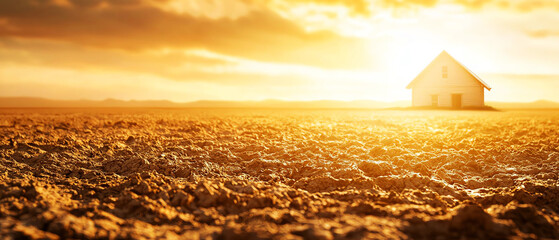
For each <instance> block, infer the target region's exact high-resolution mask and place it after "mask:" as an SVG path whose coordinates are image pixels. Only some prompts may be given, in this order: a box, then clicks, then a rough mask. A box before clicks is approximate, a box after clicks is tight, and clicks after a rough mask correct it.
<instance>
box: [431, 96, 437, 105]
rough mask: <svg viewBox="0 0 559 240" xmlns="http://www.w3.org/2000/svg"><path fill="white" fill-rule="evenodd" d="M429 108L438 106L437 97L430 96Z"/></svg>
mask: <svg viewBox="0 0 559 240" xmlns="http://www.w3.org/2000/svg"><path fill="white" fill-rule="evenodd" d="M431 106H432V107H438V106H439V95H431Z"/></svg>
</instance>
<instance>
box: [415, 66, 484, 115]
mask: <svg viewBox="0 0 559 240" xmlns="http://www.w3.org/2000/svg"><path fill="white" fill-rule="evenodd" d="M443 66H447V68H448V77H447V78H443V74H442V67H443ZM452 94H462V107H481V106H484V96H483V94H484V87H483V85H482V84H481V83H480V82H479V81H477V79H475V77H473V76H472V75H471V74H470V73H469V72H468V71H467V70H466V69H464V68H463V67H462V66H460V64H458V63H456V62H455V61H454V60H452V59H451V58H450V57H448V56H442V57H441V58H438V59H436V60H435V61H434V62H433V63H431V64H430V65H429V66H428V67H427V68H426V69H425V71H423V72H422V73H421V74H420V75H419V76H418V79H417V81H416V84H415V85H414V86H413V89H412V105H413V106H416V107H420V106H431V103H432V102H431V95H439V106H440V107H451V106H452Z"/></svg>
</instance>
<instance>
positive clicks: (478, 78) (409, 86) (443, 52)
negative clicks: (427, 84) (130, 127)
mask: <svg viewBox="0 0 559 240" xmlns="http://www.w3.org/2000/svg"><path fill="white" fill-rule="evenodd" d="M445 56H446V57H449V58H450V59H452V60H453V61H454V62H456V63H457V64H458V65H459V66H460V67H462V68H464V69H465V70H466V71H467V72H468V73H469V74H470V75H472V77H474V78H475V79H476V80H477V81H478V82H479V83H481V85H483V87H485V88H487V90H491V87H490V86H489V85H488V84H487V83H485V82H484V81H483V80H481V78H480V77H479V76H478V75H476V74H475V73H473V72H472V71H470V69H468V68H467V67H465V66H464V65H462V63H460V62H458V60H456V59H455V58H453V57H452V56H450V54H448V53H447V52H446V51H444V50H443V51H442V52H441V53H440V54H439V56H437V57H436V58H435V59H433V61H431V63H429V65H427V67H425V69H423V71H421V72H420V73H419V74H418V75H417V76H416V77H415V78H414V79H413V80H412V81H411V82H410V83H409V84H408V86H406V88H407V89H410V88H412V86H413V85H414V84H415V83H416V82H417V81H418V79H419V76H421V75H422V74H423V72H425V70H426V69H428V68H430V67H431V65H433V63H434V62H435V61H436V60H437V59H439V58H441V57H445Z"/></svg>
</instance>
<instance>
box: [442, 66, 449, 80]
mask: <svg viewBox="0 0 559 240" xmlns="http://www.w3.org/2000/svg"><path fill="white" fill-rule="evenodd" d="M443 78H448V66H443Z"/></svg>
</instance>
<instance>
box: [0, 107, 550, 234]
mask: <svg viewBox="0 0 559 240" xmlns="http://www.w3.org/2000/svg"><path fill="white" fill-rule="evenodd" d="M558 174H559V111H510V112H474V111H466V112H460V111H370V110H351V111H350V110H250V109H238V110H220V109H198V110H192V109H191V110H169V109H167V110H154V109H151V110H149V109H106V110H103V109H97V110H94V109H82V110H78V109H76V110H73V109H39V110H38V109H28V110H25V109H4V110H0V238H5V239H20V238H30V239H40V238H43V239H65V238H75V239H130V238H133V239H153V238H165V239H200V238H205V239H208V238H209V239H268V238H273V239H361V238H373V239H375V238H376V239H378V238H380V239H384V238H389V239H460V238H463V239H464V238H465V239H541V238H549V239H557V238H559V215H558V213H559V182H558Z"/></svg>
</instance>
